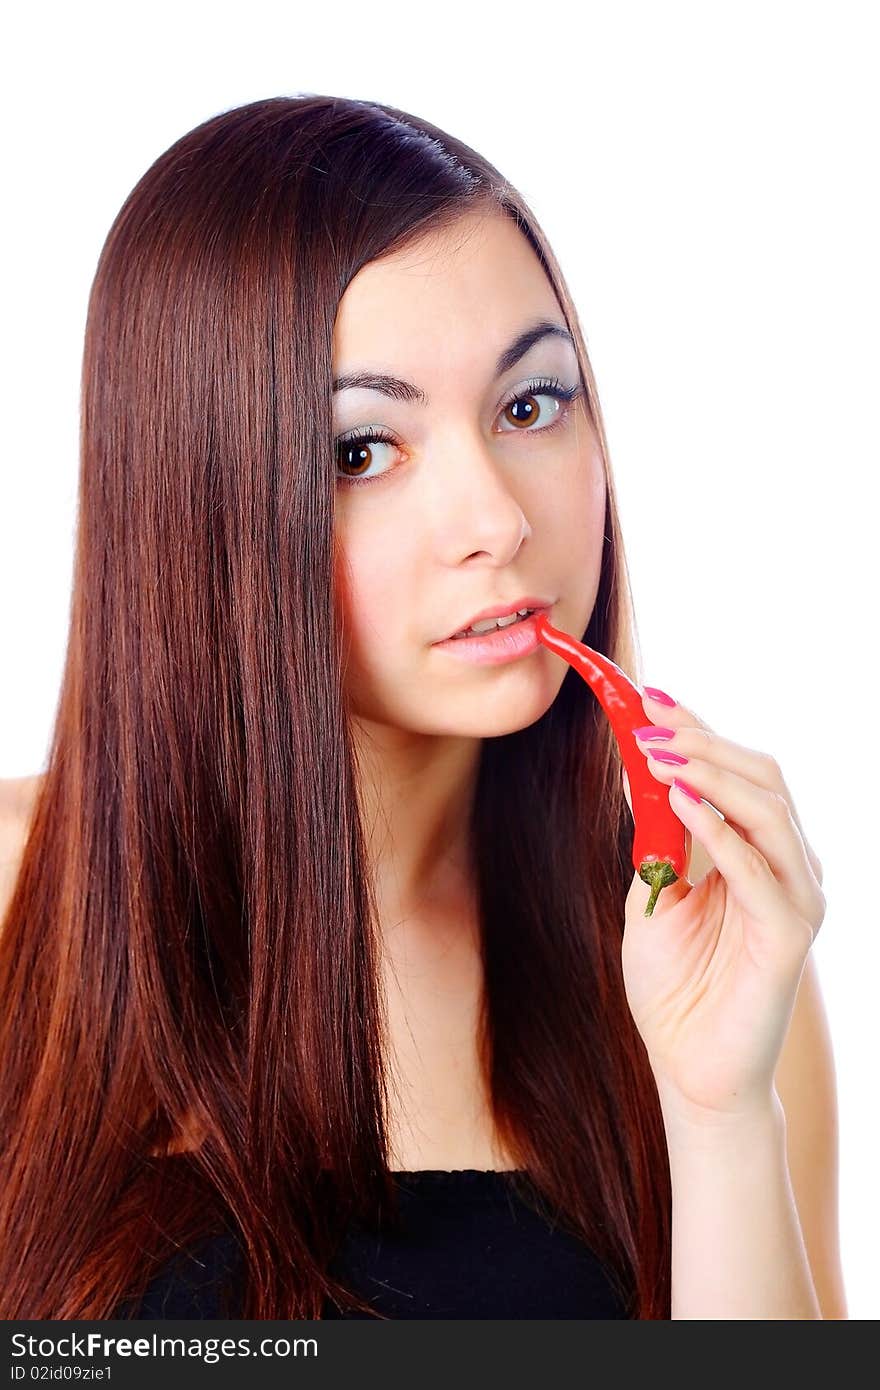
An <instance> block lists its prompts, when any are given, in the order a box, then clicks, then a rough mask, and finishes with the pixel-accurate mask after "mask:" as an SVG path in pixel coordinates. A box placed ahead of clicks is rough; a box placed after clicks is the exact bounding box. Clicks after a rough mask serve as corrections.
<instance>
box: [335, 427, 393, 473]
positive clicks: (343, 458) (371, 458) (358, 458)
mask: <svg viewBox="0 0 880 1390" xmlns="http://www.w3.org/2000/svg"><path fill="white" fill-rule="evenodd" d="M376 444H395V445H396V444H397V440H396V439H395V438H394V436H393V435H392V434H389V433H388V431H387V430H383V429H374V430H364V431H361V432H360V433H359V434H353V435H349V436H347V437H346V438H343V439H338V440H337V441H336V467H337V468H338V469H339V470H340V471H339V475H338V480H339V481H340V482H342V483H354V484H358V483H360V482H364V483H372V482H374V481H375V480H376V479H377V478H380V477H383V476H384V475H383V474H382V473H378V474H373V475H372V476H368V475H367V470H368V469H369V468H370V467H372V465H373V463H374V462H375V460H376V450H375V449H374V448H372V447H371V446H372V445H376ZM380 457H381V451H380ZM390 471H391V470H390V469H387V468H386V469H385V473H388V472H390Z"/></svg>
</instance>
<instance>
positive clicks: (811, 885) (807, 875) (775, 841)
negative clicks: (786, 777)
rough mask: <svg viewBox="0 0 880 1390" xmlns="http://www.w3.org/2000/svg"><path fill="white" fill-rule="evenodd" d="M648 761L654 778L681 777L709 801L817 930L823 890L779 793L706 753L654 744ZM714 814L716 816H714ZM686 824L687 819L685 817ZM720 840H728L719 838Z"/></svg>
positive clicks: (676, 803)
mask: <svg viewBox="0 0 880 1390" xmlns="http://www.w3.org/2000/svg"><path fill="white" fill-rule="evenodd" d="M694 732H696V731H694ZM669 757H672V758H674V759H675V761H674V762H664V761H662V759H663V758H669ZM648 766H649V767H650V769H651V772H652V774H653V776H654V777H656V778H657V780H658V781H660V782H664V783H665V784H666V785H667V786H669V787H671V786H672V784H673V781H674V779H676V778H677V779H678V780H683V781H685V783H686V784H687V785H688V786H689V787H692V788H693V790H694V791H695V792H697V793H698V794H699V796H701V797H703V798H704V799H705V800H706V801H708V802H710V803H711V806H712V807H714V808H715V809H716V810H717V811H719V812H720V813H721V815H722V816H724V818H725V820H726V821H727V822H728V828H729V829H730V832H731V834H733V835H735V837H736V839H737V840H740V841H742V843H744V844H745V846H746V848H747V849H751V850H753V851H755V853H756V854H757V855H758V856H759V857H760V860H761V862H762V863H763V864H764V865H765V867H766V869H767V871H768V873H769V874H770V875H771V877H772V878H773V879H774V881H775V882H777V884H778V886H779V888H780V890H781V891H782V892H783V893H784V894H785V895H786V896H787V898H788V899H789V902H790V904H791V905H792V906H793V907H794V908H795V910H796V911H797V913H798V915H799V916H801V917H803V918H804V919H805V920H806V921H808V922H810V924H811V926H812V927H813V929H814V930H816V931H818V928H819V924H820V922H821V920H822V918H823V916H824V908H825V900H824V895H823V893H822V890H821V888H820V887H819V885H818V884H817V882H816V880H815V878H814V877H813V873H812V870H811V868H810V864H809V861H808V859H807V855H806V851H805V849H804V842H803V840H802V839H801V837H800V835H799V833H798V831H797V827H796V826H795V824H794V821H793V819H792V815H791V811H790V809H789V806H788V803H787V801H786V800H785V798H784V797H783V796H781V795H779V793H777V792H774V791H770V790H768V789H767V788H766V787H759V786H756V785H755V784H754V782H750V781H749V780H748V779H747V778H745V777H741V776H740V775H739V773H737V772H731V770H730V769H729V768H727V767H721V766H719V765H718V764H717V763H711V762H708V761H707V760H706V759H705V758H696V757H690V758H688V757H685V756H683V755H681V754H678V753H669V752H665V751H663V750H661V749H660V748H658V747H654V748H649V749H648ZM683 800H684V798H683V797H682V796H681V795H680V793H679V792H678V790H677V789H676V792H675V800H674V802H673V804H674V806H675V809H676V812H678V809H679V806H680V805H681V804H682V802H683ZM710 814H711V811H710ZM713 818H714V819H715V820H717V819H718V817H717V816H715V817H713ZM682 819H684V817H682ZM722 823H723V822H722ZM685 824H688V822H687V821H686V820H685ZM705 828H706V830H707V831H709V832H712V833H716V832H714V828H713V827H712V826H711V825H710V824H709V822H708V820H706V821H705ZM691 829H692V830H693V833H694V834H695V835H697V838H698V839H700V840H701V842H702V843H704V844H706V848H707V849H708V850H709V852H710V854H711V853H712V849H711V846H710V845H709V844H708V843H707V842H706V841H705V840H703V839H702V836H701V835H699V833H698V832H697V830H696V827H695V826H691ZM740 831H741V832H742V833H740ZM720 842H721V843H722V844H724V843H726V842H725V841H724V839H723V837H722V839H721V841H720ZM727 852H728V854H730V853H732V852H733V849H732V847H730V846H728V851H727ZM713 859H714V854H713ZM715 864H716V866H717V868H718V869H719V870H720V871H721V872H722V873H724V872H725V871H724V866H723V865H722V864H721V863H719V861H718V860H717V859H715ZM725 877H727V875H726V874H725ZM750 877H753V875H752V876H750Z"/></svg>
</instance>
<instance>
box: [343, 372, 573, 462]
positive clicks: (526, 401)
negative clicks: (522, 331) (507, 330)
mask: <svg viewBox="0 0 880 1390" xmlns="http://www.w3.org/2000/svg"><path fill="white" fill-rule="evenodd" d="M580 394H581V388H580V387H579V386H574V387H571V388H568V387H565V386H562V385H561V383H560V382H559V381H558V380H556V379H555V378H554V379H553V380H541V381H535V382H530V383H529V384H528V386H526V387H525V388H523V390H521V391H518V392H517V393H516V395H515V396H511V397H510V399H509V400H507V401H506V402H505V403H504V405H503V406H502V407H501V419H503V420H505V421H506V422H507V425H508V426H509V428H506V429H505V428H502V429H499V431H498V433H499V434H549V432H550V431H551V430H554V429H557V428H558V427H559V426H560V425H563V424H565V422H566V420H567V419H568V416H569V414H570V413H571V404H572V402H573V401H574V400H575V399H576V397H577V396H579V395H580ZM541 401H548V402H550V404H549V405H548V406H542V405H541V404H540V402H541ZM536 422H537V423H536ZM383 445H392V446H395V447H399V445H398V441H397V439H395V437H394V435H393V434H391V433H390V432H389V431H388V430H386V429H378V428H376V429H366V430H361V431H359V432H356V433H355V434H351V435H346V436H343V437H342V438H341V439H338V440H337V441H336V463H337V467H338V469H339V470H340V471H339V473H338V474H337V477H338V480H339V482H341V483H343V484H344V485H345V486H351V487H358V486H360V485H361V484H366V483H372V482H377V481H378V480H379V479H380V478H383V477H386V476H387V475H388V473H390V472H393V471H394V468H393V465H392V467H390V468H385V469H384V470H380V471H379V472H378V473H377V472H373V473H371V472H370V469H371V468H373V466H374V464H375V462H376V448H377V446H379V448H380V450H381V446H383ZM380 458H381V453H380Z"/></svg>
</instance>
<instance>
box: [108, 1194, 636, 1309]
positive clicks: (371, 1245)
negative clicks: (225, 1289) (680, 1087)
mask: <svg viewBox="0 0 880 1390" xmlns="http://www.w3.org/2000/svg"><path fill="white" fill-rule="evenodd" d="M394 1178H395V1184H396V1186H397V1189H398V1191H399V1193H400V1198H399V1201H400V1211H401V1216H402V1222H401V1231H400V1233H399V1234H396V1233H395V1234H394V1235H391V1234H389V1233H381V1234H380V1233H370V1232H366V1231H364V1230H363V1229H361V1228H352V1230H351V1231H350V1233H349V1235H348V1236H347V1237H346V1240H345V1242H344V1244H343V1245H342V1247H341V1249H340V1251H339V1253H338V1255H337V1256H336V1258H335V1259H334V1261H333V1262H332V1264H331V1265H330V1269H329V1271H328V1272H329V1273H330V1274H331V1275H332V1276H333V1277H334V1278H337V1279H340V1280H342V1281H343V1282H344V1283H345V1284H346V1286H347V1287H349V1288H352V1289H354V1290H356V1291H357V1292H358V1293H359V1294H361V1295H363V1296H364V1297H366V1298H367V1299H368V1300H369V1301H370V1303H371V1304H372V1306H374V1307H375V1308H376V1309H377V1310H378V1311H379V1312H381V1313H383V1314H384V1315H385V1316H386V1317H390V1318H625V1317H627V1313H626V1311H625V1309H624V1307H623V1304H622V1302H621V1301H620V1299H619V1297H618V1295H617V1294H616V1293H615V1291H614V1288H613V1286H612V1284H611V1282H610V1280H609V1277H608V1274H607V1272H606V1270H605V1268H604V1266H603V1265H602V1264H601V1263H600V1262H599V1260H598V1259H597V1258H596V1256H595V1255H594V1254H593V1253H592V1251H591V1250H590V1249H589V1248H588V1247H587V1246H585V1245H584V1243H583V1242H582V1241H580V1240H578V1239H576V1238H575V1237H574V1236H572V1235H569V1234H568V1233H567V1232H565V1231H562V1230H561V1229H560V1228H559V1227H558V1226H554V1227H551V1226H550V1225H549V1224H548V1222H547V1221H546V1220H545V1219H544V1218H543V1217H541V1216H540V1215H539V1214H538V1213H537V1212H535V1211H533V1210H532V1208H531V1207H530V1206H528V1205H527V1204H526V1203H525V1202H524V1201H523V1200H522V1198H521V1197H520V1196H519V1194H518V1193H517V1192H515V1191H513V1190H512V1188H511V1184H510V1173H509V1172H506V1171H503V1170H495V1171H493V1170H484V1169H478V1168H459V1169H453V1170H451V1171H450V1170H441V1169H421V1170H418V1171H416V1172H395V1174H394ZM240 1260H241V1251H240V1249H239V1247H238V1246H237V1244H236V1242H235V1240H234V1238H233V1237H232V1236H231V1235H228V1234H225V1235H216V1236H210V1237H208V1238H207V1239H206V1240H204V1241H202V1242H200V1243H199V1244H198V1246H196V1247H194V1248H193V1249H191V1250H189V1251H185V1252H183V1253H182V1254H181V1255H177V1256H175V1258H174V1259H173V1260H172V1261H171V1262H170V1263H169V1264H168V1265H166V1266H165V1268H164V1269H163V1270H162V1271H161V1272H160V1273H159V1274H158V1275H157V1276H156V1278H155V1279H153V1281H152V1283H150V1284H149V1285H148V1287H147V1290H146V1293H145V1294H144V1297H143V1299H142V1300H141V1302H140V1303H139V1304H138V1307H137V1312H136V1314H135V1316H136V1317H138V1318H145V1319H147V1318H149V1319H153V1318H155V1319H161V1318H222V1317H223V1316H224V1314H223V1312H222V1310H221V1308H220V1304H219V1292H220V1284H221V1282H222V1280H223V1277H224V1275H227V1274H229V1273H232V1274H233V1278H235V1273H234V1272H235V1270H236V1269H237V1268H238V1266H239V1262H240ZM233 1286H234V1287H235V1285H233ZM128 1307H129V1305H127V1304H126V1305H123V1307H122V1308H120V1309H119V1310H118V1311H117V1312H116V1313H115V1314H114V1315H113V1316H115V1317H117V1318H118V1317H123V1316H127V1315H128ZM232 1316H233V1317H240V1316H241V1314H240V1313H239V1312H238V1311H237V1309H234V1310H233V1313H232ZM322 1316H323V1317H324V1318H368V1317H369V1316H370V1315H369V1314H368V1313H359V1312H354V1311H351V1312H340V1311H339V1310H338V1309H337V1307H336V1305H335V1304H333V1303H331V1302H330V1300H329V1299H328V1300H327V1301H326V1302H325V1305H324V1310H323V1313H322Z"/></svg>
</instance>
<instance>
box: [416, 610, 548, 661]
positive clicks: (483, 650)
mask: <svg viewBox="0 0 880 1390" xmlns="http://www.w3.org/2000/svg"><path fill="white" fill-rule="evenodd" d="M549 611H550V610H549V609H548V608H539V609H538V610H537V611H536V612H535V613H532V614H531V615H530V616H529V617H528V618H523V620H522V622H519V623H510V624H509V626H508V627H499V628H496V629H495V631H494V632H486V633H483V634H481V635H480V636H479V637H447V638H445V639H444V641H442V642H434V643H433V646H435V647H437V648H438V649H439V650H440V651H443V652H448V653H449V655H450V656H455V657H458V658H459V660H461V661H471V662H474V663H476V665H478V666H501V665H503V664H504V663H506V662H508V661H518V660H519V659H520V657H523V656H528V655H529V654H530V653H531V652H533V651H535V650H536V649H537V648H538V647H540V646H541V643H540V642H539V640H538V634H537V631H536V627H535V619H536V617H538V615H539V614H544V615H546V614H547V613H549Z"/></svg>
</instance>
